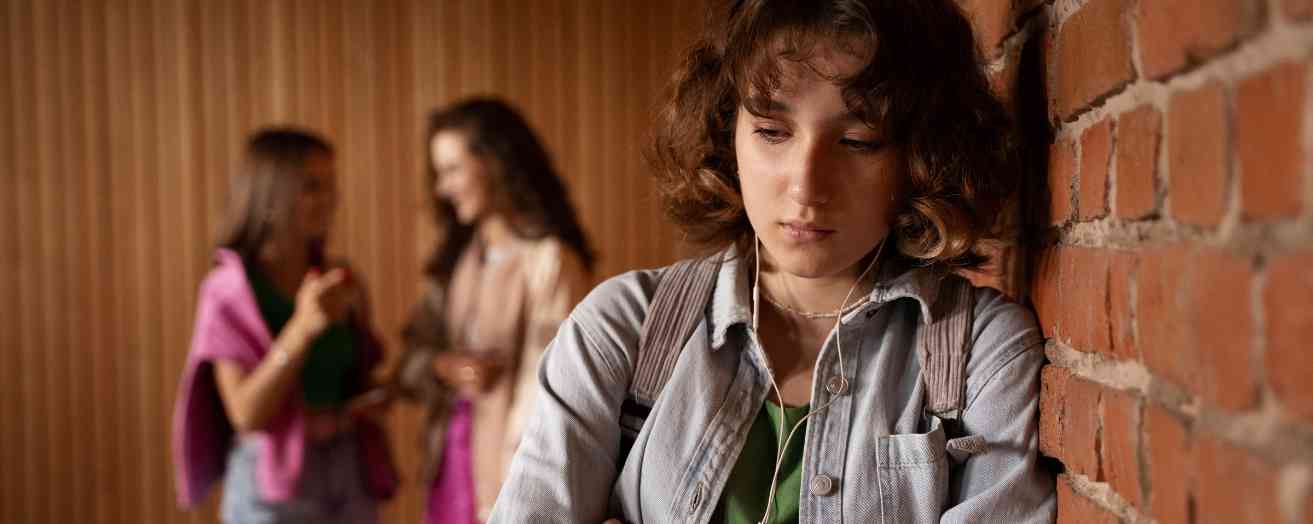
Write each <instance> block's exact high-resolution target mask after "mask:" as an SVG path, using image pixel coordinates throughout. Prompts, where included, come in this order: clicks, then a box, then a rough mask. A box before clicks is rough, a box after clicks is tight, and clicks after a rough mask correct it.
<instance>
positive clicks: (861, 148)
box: [839, 138, 884, 153]
mask: <svg viewBox="0 0 1313 524" xmlns="http://www.w3.org/2000/svg"><path fill="white" fill-rule="evenodd" d="M839 143H840V144H843V145H844V146H846V147H847V148H848V149H851V150H853V151H857V152H860V153H874V152H876V151H879V150H880V148H881V147H884V143H883V142H880V141H878V140H869V141H868V140H858V139H855V138H845V139H842V140H840V141H839Z"/></svg>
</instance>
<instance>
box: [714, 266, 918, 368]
mask: <svg viewBox="0 0 1313 524" xmlns="http://www.w3.org/2000/svg"><path fill="white" fill-rule="evenodd" d="M718 256H720V257H722V258H721V260H723V262H722V263H721V265H720V272H719V274H717V275H716V284H715V288H714V289H713V290H712V293H711V315H710V318H709V320H710V325H709V326H708V327H710V328H711V329H710V332H711V347H710V349H711V350H712V351H715V350H717V349H720V348H721V347H722V346H724V345H725V341H726V339H727V337H728V334H729V331H730V329H731V328H733V327H734V326H738V325H742V326H744V327H747V326H749V325H751V324H752V280H751V279H752V268H751V267H749V264H750V262H751V258H749V257H741V256H738V255H737V253H736V249H735V248H734V247H733V246H731V247H729V248H727V249H725V250H724V251H722V252H721V253H720V254H719V255H718ZM885 258H886V263H883V264H882V265H885V266H887V267H882V268H880V273H881V276H880V279H879V281H878V283H877V284H876V286H875V287H874V288H873V289H872V290H871V293H870V294H869V295H868V296H867V303H866V304H864V305H863V306H862V307H859V308H857V309H855V310H853V311H851V312H849V313H848V314H847V315H844V318H843V323H844V325H848V324H850V323H852V322H857V321H860V320H863V319H865V318H867V317H866V316H865V315H864V313H865V312H866V311H869V310H871V309H873V308H876V307H879V306H881V305H883V304H887V303H889V302H893V301H896V300H898V299H901V298H910V299H913V300H915V301H916V302H917V304H918V305H919V306H920V309H921V317H920V318H921V319H922V320H921V321H922V323H928V322H929V321H933V320H935V318H936V315H938V314H939V312H937V311H935V308H934V307H933V305H934V301H935V297H937V296H938V294H939V284H940V282H942V280H943V277H942V276H941V275H938V274H936V273H935V272H934V271H933V270H932V269H930V268H928V267H922V266H916V265H912V264H909V263H907V262H906V261H905V260H900V258H899V257H889V256H886V257H885Z"/></svg>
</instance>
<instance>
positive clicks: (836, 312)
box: [761, 293, 871, 320]
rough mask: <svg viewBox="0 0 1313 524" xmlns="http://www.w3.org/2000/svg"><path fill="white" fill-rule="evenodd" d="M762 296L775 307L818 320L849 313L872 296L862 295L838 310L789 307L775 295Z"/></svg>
mask: <svg viewBox="0 0 1313 524" xmlns="http://www.w3.org/2000/svg"><path fill="white" fill-rule="evenodd" d="M761 298H764V299H766V302H769V303H770V305H772V306H775V307H776V308H778V309H782V310H784V311H787V312H789V313H791V314H794V315H797V316H800V317H802V318H805V319H807V320H816V319H819V318H837V317H839V316H841V315H847V314H848V313H849V312H851V311H853V310H855V309H857V308H858V307H861V305H862V304H865V303H867V302H868V301H869V300H870V299H871V297H869V296H865V297H862V299H861V300H858V301H856V302H853V303H852V304H849V305H848V306H846V307H844V308H843V309H836V310H834V311H820V312H816V311H801V310H797V309H793V308H791V307H789V306H787V305H784V304H781V303H780V302H778V301H776V300H775V297H772V296H770V295H769V294H767V293H761Z"/></svg>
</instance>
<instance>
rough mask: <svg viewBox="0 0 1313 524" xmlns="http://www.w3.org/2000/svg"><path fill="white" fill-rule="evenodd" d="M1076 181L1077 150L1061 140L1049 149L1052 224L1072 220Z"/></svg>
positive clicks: (1069, 143)
mask: <svg viewBox="0 0 1313 524" xmlns="http://www.w3.org/2000/svg"><path fill="white" fill-rule="evenodd" d="M1075 181H1076V150H1075V148H1074V147H1073V144H1072V143H1071V142H1068V141H1066V140H1059V141H1057V142H1056V143H1054V144H1053V145H1052V146H1050V148H1049V210H1050V213H1051V216H1052V219H1051V220H1050V223H1051V224H1062V223H1065V222H1067V221H1068V220H1070V219H1071V214H1072V210H1073V209H1075V207H1074V206H1073V205H1072V203H1071V200H1072V189H1071V188H1072V185H1073V184H1074V183H1075Z"/></svg>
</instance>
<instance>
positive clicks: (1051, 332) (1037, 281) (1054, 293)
mask: <svg viewBox="0 0 1313 524" xmlns="http://www.w3.org/2000/svg"><path fill="white" fill-rule="evenodd" d="M1060 256H1061V251H1060V250H1059V249H1057V248H1050V249H1047V250H1045V251H1044V252H1043V253H1042V254H1041V255H1040V257H1039V262H1038V263H1037V264H1036V267H1035V278H1034V282H1033V285H1032V288H1031V293H1030V295H1031V299H1032V300H1033V301H1034V303H1035V314H1036V316H1037V317H1038V320H1039V325H1040V329H1043V330H1044V336H1045V337H1046V338H1053V337H1054V336H1056V334H1057V333H1056V328H1057V326H1058V321H1059V320H1060V319H1061V318H1062V314H1063V310H1062V304H1061V302H1059V300H1058V299H1059V290H1060V289H1061V288H1062V282H1061V276H1062V264H1061V261H1060V260H1059V257H1060Z"/></svg>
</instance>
